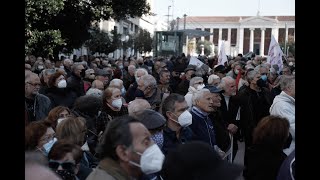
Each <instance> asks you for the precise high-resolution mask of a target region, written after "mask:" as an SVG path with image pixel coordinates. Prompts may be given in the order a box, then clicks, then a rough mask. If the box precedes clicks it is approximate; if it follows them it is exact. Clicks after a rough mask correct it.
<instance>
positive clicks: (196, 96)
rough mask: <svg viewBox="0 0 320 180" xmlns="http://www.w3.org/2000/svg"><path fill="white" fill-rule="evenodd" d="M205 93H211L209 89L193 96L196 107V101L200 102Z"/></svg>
mask: <svg viewBox="0 0 320 180" xmlns="http://www.w3.org/2000/svg"><path fill="white" fill-rule="evenodd" d="M205 92H210V91H209V89H206V88H203V89H201V90H200V91H197V92H195V93H194V94H193V96H192V105H194V106H195V105H196V101H198V100H199V99H201V98H202V97H203V94H204V93H205Z"/></svg>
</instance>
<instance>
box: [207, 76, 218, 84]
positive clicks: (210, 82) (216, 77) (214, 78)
mask: <svg viewBox="0 0 320 180" xmlns="http://www.w3.org/2000/svg"><path fill="white" fill-rule="evenodd" d="M216 79H220V77H219V76H217V75H215V74H211V75H210V76H209V78H208V84H209V85H212V83H213V81H214V80H216Z"/></svg>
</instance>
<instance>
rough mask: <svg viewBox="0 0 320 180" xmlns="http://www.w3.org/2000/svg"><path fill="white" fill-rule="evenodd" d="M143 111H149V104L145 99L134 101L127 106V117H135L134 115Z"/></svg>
mask: <svg viewBox="0 0 320 180" xmlns="http://www.w3.org/2000/svg"><path fill="white" fill-rule="evenodd" d="M145 109H151V106H150V104H149V102H148V101H147V100H145V99H135V100H133V101H131V102H130V103H129V104H128V113H129V116H132V117H136V115H137V114H138V113H139V112H141V111H142V110H145Z"/></svg>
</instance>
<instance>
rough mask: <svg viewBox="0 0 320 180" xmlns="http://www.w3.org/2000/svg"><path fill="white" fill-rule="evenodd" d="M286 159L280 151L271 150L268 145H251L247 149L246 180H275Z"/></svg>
mask: <svg viewBox="0 0 320 180" xmlns="http://www.w3.org/2000/svg"><path fill="white" fill-rule="evenodd" d="M286 157H287V156H286V154H284V153H283V151H282V149H278V150H277V149H272V146H270V145H253V146H252V147H250V148H249V149H248V165H247V175H246V176H247V177H246V180H276V178H277V175H278V172H279V169H280V166H281V164H282V162H283V161H284V160H285V158H286Z"/></svg>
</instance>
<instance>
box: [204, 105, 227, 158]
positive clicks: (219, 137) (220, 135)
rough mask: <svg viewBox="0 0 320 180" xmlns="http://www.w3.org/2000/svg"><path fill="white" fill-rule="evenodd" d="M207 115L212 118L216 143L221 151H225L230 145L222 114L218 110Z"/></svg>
mask: <svg viewBox="0 0 320 180" xmlns="http://www.w3.org/2000/svg"><path fill="white" fill-rule="evenodd" d="M209 117H210V119H211V120H212V124H213V128H214V132H215V135H216V141H217V145H218V146H219V148H220V149H221V150H222V151H224V152H226V151H227V150H228V149H229V148H230V145H231V140H230V137H229V131H228V129H227V123H226V122H225V121H224V120H223V118H222V114H221V112H220V111H219V110H218V111H216V112H213V113H210V114H209Z"/></svg>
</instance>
